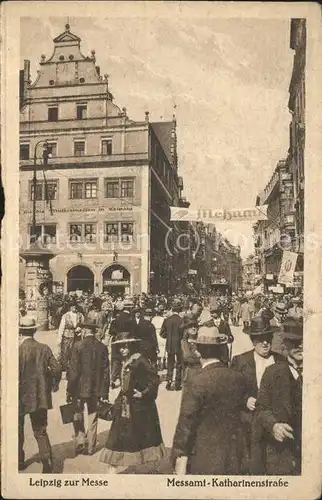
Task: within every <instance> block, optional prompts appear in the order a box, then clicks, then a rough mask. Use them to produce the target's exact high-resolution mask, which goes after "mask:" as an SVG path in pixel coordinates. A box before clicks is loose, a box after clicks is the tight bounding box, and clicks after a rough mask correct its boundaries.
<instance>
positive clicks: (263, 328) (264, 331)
mask: <svg viewBox="0 0 322 500" xmlns="http://www.w3.org/2000/svg"><path fill="white" fill-rule="evenodd" d="M249 336H250V340H251V341H252V344H253V349H251V350H250V351H247V352H244V353H242V354H238V355H237V356H234V358H233V360H232V363H231V367H232V368H233V369H234V370H236V371H237V372H239V373H240V374H241V375H243V377H244V379H245V383H246V393H245V399H244V408H243V409H242V411H241V421H242V424H243V430H244V439H245V443H244V449H243V467H245V472H248V467H249V460H250V451H251V431H252V420H253V415H254V411H255V408H256V400H257V395H258V390H259V387H260V383H261V380H262V377H263V374H264V372H265V370H266V368H267V367H268V366H271V365H273V364H274V363H280V362H285V358H284V357H283V356H282V355H281V354H278V353H276V352H274V351H272V340H273V331H272V328H271V327H270V326H269V324H267V322H265V320H264V319H263V318H262V317H261V316H255V317H254V318H253V319H252V321H251V323H250V330H249Z"/></svg>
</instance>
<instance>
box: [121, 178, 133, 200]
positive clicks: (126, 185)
mask: <svg viewBox="0 0 322 500" xmlns="http://www.w3.org/2000/svg"><path fill="white" fill-rule="evenodd" d="M133 185H134V183H133V180H124V181H122V180H121V198H133Z"/></svg>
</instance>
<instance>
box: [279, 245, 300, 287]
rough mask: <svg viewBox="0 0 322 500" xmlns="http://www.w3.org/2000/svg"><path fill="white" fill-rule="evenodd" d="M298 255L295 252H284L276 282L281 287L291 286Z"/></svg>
mask: <svg viewBox="0 0 322 500" xmlns="http://www.w3.org/2000/svg"><path fill="white" fill-rule="evenodd" d="M297 256H298V254H297V253H295V252H290V251H289V250H284V252H283V258H282V263H281V269H280V274H279V277H278V282H279V283H281V284H282V285H286V286H292V285H293V280H294V271H295V266H296V262H297Z"/></svg>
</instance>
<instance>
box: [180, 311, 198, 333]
mask: <svg viewBox="0 0 322 500" xmlns="http://www.w3.org/2000/svg"><path fill="white" fill-rule="evenodd" d="M182 326H183V328H184V329H187V328H191V327H193V326H195V327H197V326H198V320H196V319H194V318H192V317H191V316H189V315H188V314H187V315H186V316H184V318H183V323H182Z"/></svg>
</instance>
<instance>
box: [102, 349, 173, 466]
mask: <svg viewBox="0 0 322 500" xmlns="http://www.w3.org/2000/svg"><path fill="white" fill-rule="evenodd" d="M158 387H159V377H158V375H157V373H156V372H155V370H154V369H153V368H152V366H151V364H150V363H149V362H148V361H147V360H146V359H145V358H144V356H142V355H141V354H139V353H137V354H134V355H133V356H132V359H130V360H129V363H127V365H126V366H123V369H122V376H121V391H120V393H119V395H118V397H117V398H116V400H115V404H114V418H113V422H112V426H111V430H110V432H109V435H108V438H107V442H106V445H105V448H104V449H103V450H102V454H101V461H102V462H106V463H108V464H111V465H114V466H118V465H134V464H138V463H144V462H147V461H150V460H158V459H160V458H163V455H164V446H163V442H162V436H161V429H160V422H159V416H158V411H157V407H156V404H155V400H156V398H157V394H158ZM134 389H136V390H138V391H140V392H142V398H141V399H139V398H135V397H134Z"/></svg>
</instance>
